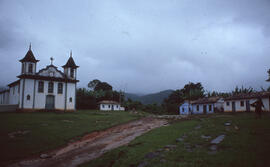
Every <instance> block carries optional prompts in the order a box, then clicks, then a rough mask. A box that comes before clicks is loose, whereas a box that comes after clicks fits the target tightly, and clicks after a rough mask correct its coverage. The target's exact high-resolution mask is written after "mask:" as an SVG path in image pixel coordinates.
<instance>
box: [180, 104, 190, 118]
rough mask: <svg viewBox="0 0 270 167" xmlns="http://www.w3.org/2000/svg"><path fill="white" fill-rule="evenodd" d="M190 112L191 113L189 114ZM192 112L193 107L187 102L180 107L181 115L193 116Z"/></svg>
mask: <svg viewBox="0 0 270 167" xmlns="http://www.w3.org/2000/svg"><path fill="white" fill-rule="evenodd" d="M189 108H190V109H189ZM189 110H190V112H189ZM191 111H192V106H191V105H190V104H189V103H187V102H185V103H183V104H182V105H181V106H180V107H179V114H180V115H188V114H191Z"/></svg>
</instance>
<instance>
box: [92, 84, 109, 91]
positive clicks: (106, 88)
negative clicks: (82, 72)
mask: <svg viewBox="0 0 270 167" xmlns="http://www.w3.org/2000/svg"><path fill="white" fill-rule="evenodd" d="M94 90H95V91H99V90H103V91H111V90H112V86H111V85H110V84H108V83H107V82H99V83H97V85H96V86H95V88H94Z"/></svg>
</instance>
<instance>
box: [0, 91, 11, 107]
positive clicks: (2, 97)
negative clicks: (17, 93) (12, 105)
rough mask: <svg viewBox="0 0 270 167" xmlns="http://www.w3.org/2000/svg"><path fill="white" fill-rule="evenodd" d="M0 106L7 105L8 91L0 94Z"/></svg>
mask: <svg viewBox="0 0 270 167" xmlns="http://www.w3.org/2000/svg"><path fill="white" fill-rule="evenodd" d="M0 104H9V90H8V91H4V92H2V93H0Z"/></svg>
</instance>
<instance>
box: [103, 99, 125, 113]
mask: <svg viewBox="0 0 270 167" xmlns="http://www.w3.org/2000/svg"><path fill="white" fill-rule="evenodd" d="M99 110H102V111H124V110H125V108H124V107H122V106H121V105H120V103H118V102H116V101H111V100H103V101H100V102H99Z"/></svg>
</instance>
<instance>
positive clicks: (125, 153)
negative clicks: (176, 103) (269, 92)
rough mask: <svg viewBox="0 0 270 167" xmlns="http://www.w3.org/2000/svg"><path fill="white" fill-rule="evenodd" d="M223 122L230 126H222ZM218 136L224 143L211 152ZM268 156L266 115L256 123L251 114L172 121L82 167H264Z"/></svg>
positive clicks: (269, 132)
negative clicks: (214, 140)
mask: <svg viewBox="0 0 270 167" xmlns="http://www.w3.org/2000/svg"><path fill="white" fill-rule="evenodd" d="M226 122H230V123H231V125H230V126H225V125H224V123H226ZM221 134H224V135H225V138H224V140H223V141H222V142H221V143H220V144H218V145H217V150H215V149H214V150H211V149H210V147H211V144H210V141H211V140H212V139H214V138H216V137H217V136H219V135H221ZM202 135H204V136H211V138H210V139H206V138H202ZM179 138H180V139H179ZM177 139H178V141H177ZM269 156H270V115H269V114H266V115H264V116H263V118H262V119H261V120H256V119H255V118H254V115H253V114H245V113H244V114H235V115H228V114H224V115H211V116H200V117H196V116H195V117H193V119H191V120H182V121H175V122H173V123H172V124H171V125H169V126H166V127H161V128H158V129H155V130H152V131H151V132H149V133H147V134H144V135H142V136H140V137H138V138H136V139H135V140H133V141H132V142H131V143H130V144H129V145H127V146H122V147H119V148H117V149H115V150H112V151H110V152H108V153H105V154H104V155H103V156H102V157H100V158H98V159H96V160H94V161H91V162H88V163H86V164H83V165H82V166H83V167H111V166H115V167H121V166H123V167H132V166H136V167H137V166H140V167H146V166H155V167H175V166H182V167H189V166H190V167H193V166H201V167H209V166H210V167H211V166H219V167H222V166H229V167H240V166H243V167H254V166H256V167H266V166H270V158H269Z"/></svg>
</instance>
